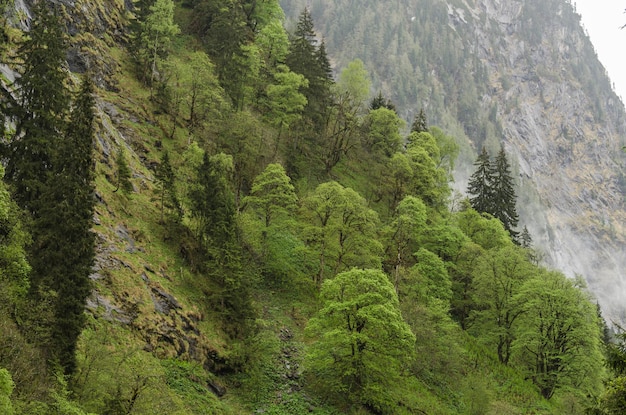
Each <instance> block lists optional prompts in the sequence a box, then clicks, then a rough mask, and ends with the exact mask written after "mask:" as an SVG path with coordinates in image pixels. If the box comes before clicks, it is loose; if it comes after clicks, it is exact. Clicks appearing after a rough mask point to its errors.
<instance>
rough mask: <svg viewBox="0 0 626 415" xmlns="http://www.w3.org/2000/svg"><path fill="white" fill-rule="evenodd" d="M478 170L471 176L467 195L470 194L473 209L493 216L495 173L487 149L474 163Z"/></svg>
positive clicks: (483, 150)
mask: <svg viewBox="0 0 626 415" xmlns="http://www.w3.org/2000/svg"><path fill="white" fill-rule="evenodd" d="M474 166H476V170H475V171H474V173H472V175H471V176H470V179H469V183H468V186H467V193H469V194H470V202H471V204H472V207H473V208H474V209H476V210H477V211H478V212H485V213H490V214H493V212H494V210H495V209H494V194H493V193H494V188H493V184H494V182H495V174H496V173H495V171H494V169H493V166H492V164H491V158H490V157H489V153H488V152H487V149H486V148H485V147H483V149H482V151H481V152H480V154H479V155H478V158H477V159H476V161H475V162H474Z"/></svg>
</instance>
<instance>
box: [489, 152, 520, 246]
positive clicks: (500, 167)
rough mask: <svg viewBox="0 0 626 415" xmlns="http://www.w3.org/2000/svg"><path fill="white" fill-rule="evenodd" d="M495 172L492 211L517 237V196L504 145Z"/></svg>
mask: <svg viewBox="0 0 626 415" xmlns="http://www.w3.org/2000/svg"><path fill="white" fill-rule="evenodd" d="M493 172H494V184H493V189H492V191H493V212H491V213H492V214H493V216H495V217H496V218H498V219H500V221H501V222H502V224H503V225H504V228H505V229H506V230H507V231H509V233H510V234H511V237H513V238H516V237H517V235H518V232H516V231H515V230H514V228H515V227H516V226H517V222H518V220H519V218H518V215H517V208H516V202H517V196H516V194H515V189H514V186H513V177H511V165H510V164H509V161H508V159H507V157H506V153H505V152H504V147H500V151H499V152H498V155H497V156H496V159H495V162H494V167H493Z"/></svg>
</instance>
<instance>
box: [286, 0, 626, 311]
mask: <svg viewBox="0 0 626 415" xmlns="http://www.w3.org/2000/svg"><path fill="white" fill-rule="evenodd" d="M282 4H283V7H284V8H285V9H286V12H287V15H288V16H292V17H293V16H296V15H297V13H298V12H299V10H301V8H302V7H304V6H305V4H304V2H303V1H298V0H283V1H282ZM307 4H310V8H311V12H312V15H313V17H314V19H315V22H316V25H317V26H316V27H317V28H318V35H319V36H320V37H323V38H324V39H325V41H326V44H327V47H328V50H329V51H330V52H329V54H330V56H331V58H333V59H334V61H335V62H336V65H337V66H336V67H337V69H338V70H340V69H341V67H343V66H345V65H346V64H347V62H349V61H350V60H352V59H355V58H359V59H361V60H363V61H364V63H365V66H366V68H367V69H368V71H369V72H370V76H371V78H372V79H373V82H374V89H375V90H380V91H382V92H383V94H385V95H388V96H390V98H391V99H392V100H393V101H394V102H395V103H396V104H397V105H398V108H399V110H400V113H401V114H403V116H404V117H405V118H406V119H407V120H408V121H409V122H410V121H411V120H412V118H413V117H414V116H415V114H416V113H417V111H418V110H419V109H420V108H424V109H425V112H426V114H427V116H428V121H429V123H430V124H437V125H441V126H443V127H444V128H446V129H447V130H448V131H452V132H454V133H455V134H456V135H457V138H459V139H467V140H468V141H469V142H470V143H471V146H472V148H473V150H474V151H479V150H480V148H481V146H483V145H485V146H487V148H488V149H489V150H490V152H491V153H492V154H495V152H496V151H497V149H498V148H499V146H500V144H503V145H504V146H505V149H506V151H507V152H508V153H510V154H512V162H513V164H514V166H515V168H516V171H517V173H518V180H517V182H518V185H519V187H518V195H519V203H518V209H519V211H520V226H524V225H525V226H527V227H528V228H529V230H530V231H531V235H532V237H533V239H534V242H535V245H537V246H538V247H540V248H541V249H542V250H543V251H544V252H545V254H546V256H547V257H546V258H545V260H546V262H547V263H549V264H552V265H553V266H556V267H558V268H560V269H562V270H564V271H566V272H567V274H568V275H570V276H574V275H575V274H581V275H583V276H584V277H585V279H586V280H587V282H588V284H589V286H590V288H591V290H592V291H593V292H594V294H595V295H596V296H597V298H598V300H599V302H600V304H601V305H602V308H603V310H604V314H605V316H606V317H607V319H609V320H613V321H621V322H623V321H624V319H625V318H626V310H625V309H624V306H623V303H624V298H623V292H624V289H625V288H626V274H625V273H624V271H623V270H624V269H625V266H626V255H625V254H624V248H623V246H624V242H625V241H624V239H625V233H624V231H625V230H624V219H626V210H625V205H624V196H623V195H624V190H625V184H626V182H625V179H624V173H625V171H624V160H625V158H624V154H623V153H622V152H621V150H620V149H621V147H622V145H623V144H624V143H625V142H626V138H625V137H626V115H625V113H624V106H623V104H622V102H621V101H620V99H619V98H618V97H617V96H616V94H615V93H614V92H613V91H612V89H611V85H610V81H609V79H608V76H607V74H606V72H605V70H604V68H603V67H602V65H601V64H600V62H599V61H598V59H597V56H596V54H595V51H594V49H593V46H592V45H591V42H590V41H589V38H588V37H587V36H586V34H585V32H584V30H583V28H582V27H581V25H580V16H579V15H578V14H577V13H576V12H575V10H574V6H573V5H572V4H570V3H569V2H567V1H565V0H550V1H543V0H541V1H540V0H529V1H523V2H522V1H515V0H500V1H499V0H452V1H441V0H397V1H392V2H385V3H384V5H383V4H382V3H377V2H372V1H364V2H359V4H358V7H357V6H356V5H355V3H354V2H348V1H332V2H331V1H326V0H317V1H313V2H309V3H307ZM472 162H473V156H472V152H471V151H469V150H466V151H465V152H464V153H463V154H462V157H461V160H460V163H459V165H458V166H457V170H456V173H455V178H456V184H455V187H456V188H457V189H459V190H460V191H462V192H463V191H464V190H465V187H466V178H467V176H468V173H470V172H471V170H472V166H471V163H472Z"/></svg>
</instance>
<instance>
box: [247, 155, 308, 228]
mask: <svg viewBox="0 0 626 415" xmlns="http://www.w3.org/2000/svg"><path fill="white" fill-rule="evenodd" d="M296 201H297V196H296V193H295V189H294V187H293V185H292V184H291V179H290V178H289V176H287V173H286V172H285V169H284V168H283V166H282V165H280V164H268V166H267V167H266V168H265V170H264V171H263V172H262V173H261V174H259V175H258V176H257V177H256V178H255V179H254V183H252V190H251V191H250V196H248V197H247V198H246V199H245V202H247V203H249V204H250V205H251V206H253V207H257V208H259V210H260V211H261V212H262V215H263V219H264V222H265V227H266V228H269V227H270V225H271V224H272V219H273V218H274V217H275V216H277V215H278V214H279V213H280V212H283V211H287V212H288V211H292V212H293V211H294V210H295V207H296Z"/></svg>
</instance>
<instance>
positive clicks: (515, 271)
mask: <svg viewBox="0 0 626 415" xmlns="http://www.w3.org/2000/svg"><path fill="white" fill-rule="evenodd" d="M535 271H536V270H535V269H534V267H533V266H532V265H531V264H530V263H529V262H528V260H527V257H526V253H525V252H524V251H523V249H521V248H519V247H517V246H509V247H505V248H502V249H499V250H496V251H490V252H489V253H486V254H485V255H483V256H482V257H481V258H480V259H479V262H478V263H477V265H476V268H475V269H474V276H473V283H474V286H475V298H476V301H477V303H478V309H479V311H477V312H476V323H475V325H474V330H476V333H477V334H478V335H479V336H480V337H481V339H484V340H485V341H486V342H487V343H488V345H490V346H493V347H494V348H495V350H496V352H497V354H498V359H499V360H500V362H501V363H503V364H508V363H509V360H510V359H511V354H512V349H511V347H512V344H513V342H514V340H515V339H516V328H517V325H518V323H519V321H520V320H521V317H520V316H521V315H522V314H523V313H525V312H526V311H527V309H526V308H524V307H523V304H524V301H523V300H522V298H521V297H520V296H518V294H519V292H520V290H521V287H522V285H523V284H524V283H525V282H526V281H527V280H528V279H530V277H531V276H532V275H533V272H535Z"/></svg>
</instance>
